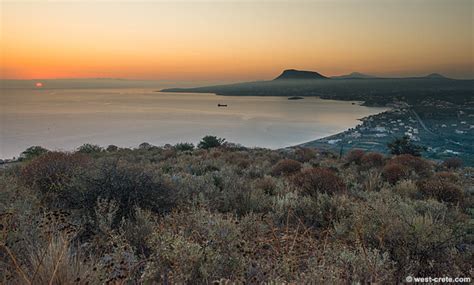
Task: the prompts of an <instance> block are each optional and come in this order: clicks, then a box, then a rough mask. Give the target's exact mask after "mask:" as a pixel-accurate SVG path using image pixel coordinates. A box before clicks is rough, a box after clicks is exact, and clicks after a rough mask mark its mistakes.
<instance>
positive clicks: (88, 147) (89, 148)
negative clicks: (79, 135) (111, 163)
mask: <svg viewBox="0 0 474 285" xmlns="http://www.w3.org/2000/svg"><path fill="white" fill-rule="evenodd" d="M103 150H104V149H103V148H102V147H100V146H98V145H95V144H88V143H86V144H83V145H81V146H80V147H78V148H77V152H79V153H85V154H95V153H100V152H102V151H103Z"/></svg>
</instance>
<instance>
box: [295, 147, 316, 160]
mask: <svg viewBox="0 0 474 285" xmlns="http://www.w3.org/2000/svg"><path fill="white" fill-rule="evenodd" d="M316 155H317V154H316V151H315V150H314V149H312V148H308V147H298V148H296V149H295V158H296V160H297V161H299V162H308V161H310V160H311V159H313V158H315V157H316Z"/></svg>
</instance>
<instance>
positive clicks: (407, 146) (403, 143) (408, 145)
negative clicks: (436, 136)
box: [387, 136, 426, 156]
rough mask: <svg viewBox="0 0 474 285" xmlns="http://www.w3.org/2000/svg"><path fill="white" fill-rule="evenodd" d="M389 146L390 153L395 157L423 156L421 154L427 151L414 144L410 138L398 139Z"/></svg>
mask: <svg viewBox="0 0 474 285" xmlns="http://www.w3.org/2000/svg"><path fill="white" fill-rule="evenodd" d="M387 146H388V149H389V150H390V153H391V154H394V155H401V154H409V155H413V156H421V152H422V151H424V150H425V149H426V148H425V147H423V146H419V145H416V144H414V143H413V142H412V140H411V139H410V137H408V136H403V137H401V138H396V139H394V140H393V141H391V142H389V143H388V144H387Z"/></svg>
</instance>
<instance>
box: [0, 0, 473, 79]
mask: <svg viewBox="0 0 474 285" xmlns="http://www.w3.org/2000/svg"><path fill="white" fill-rule="evenodd" d="M0 12H1V13H0V32H1V33H0V53H1V65H0V78H3V79H38V78H42V79H43V78H44V79H46V78H49V79H51V78H97V77H101V78H102V77H106V78H129V79H153V80H235V81H239V80H261V79H270V78H273V77H275V76H277V75H278V74H279V73H281V71H282V70H283V69H288V68H294V69H304V70H314V71H318V72H320V73H322V74H324V75H328V76H330V75H341V74H346V73H350V72H353V71H358V72H363V73H368V74H375V75H382V76H417V75H425V74H429V73H432V72H437V73H441V74H444V75H446V76H449V77H453V78H474V70H473V69H474V50H473V44H474V39H473V37H474V36H473V26H474V24H473V23H474V20H473V12H474V1H471V0H321V1H317V0H314V1H309V0H306V1H294V0H293V1H289V0H288V1H272V0H267V1H248V0H245V1H238V2H237V1H225V0H220V1H212V2H211V1H180V0H178V1H40V0H38V1H22V0H17V1H8V0H7V1H4V0H0Z"/></svg>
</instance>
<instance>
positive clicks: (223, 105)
mask: <svg viewBox="0 0 474 285" xmlns="http://www.w3.org/2000/svg"><path fill="white" fill-rule="evenodd" d="M217 107H227V104H217Z"/></svg>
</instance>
